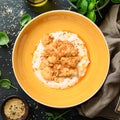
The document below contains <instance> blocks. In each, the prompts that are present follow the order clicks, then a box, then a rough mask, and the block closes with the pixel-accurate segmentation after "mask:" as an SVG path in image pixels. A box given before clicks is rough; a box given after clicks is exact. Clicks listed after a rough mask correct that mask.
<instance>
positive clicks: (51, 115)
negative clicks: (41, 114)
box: [46, 112, 54, 118]
mask: <svg viewBox="0 0 120 120" xmlns="http://www.w3.org/2000/svg"><path fill="white" fill-rule="evenodd" d="M46 115H47V116H48V117H52V118H53V117H54V115H53V114H52V113H49V112H46Z"/></svg>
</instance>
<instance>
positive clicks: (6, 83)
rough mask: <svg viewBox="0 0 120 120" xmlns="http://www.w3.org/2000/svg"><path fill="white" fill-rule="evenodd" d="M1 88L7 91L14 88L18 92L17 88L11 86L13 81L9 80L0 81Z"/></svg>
mask: <svg viewBox="0 0 120 120" xmlns="http://www.w3.org/2000/svg"><path fill="white" fill-rule="evenodd" d="M0 87H3V88H6V89H10V87H12V88H14V89H16V90H17V88H16V87H14V86H13V85H12V84H11V81H10V80H9V79H0Z"/></svg>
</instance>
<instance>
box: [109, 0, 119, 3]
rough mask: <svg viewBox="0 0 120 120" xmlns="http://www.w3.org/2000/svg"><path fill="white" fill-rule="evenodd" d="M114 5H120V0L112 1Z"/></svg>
mask: <svg viewBox="0 0 120 120" xmlns="http://www.w3.org/2000/svg"><path fill="white" fill-rule="evenodd" d="M111 1H112V2H113V3H120V0H111Z"/></svg>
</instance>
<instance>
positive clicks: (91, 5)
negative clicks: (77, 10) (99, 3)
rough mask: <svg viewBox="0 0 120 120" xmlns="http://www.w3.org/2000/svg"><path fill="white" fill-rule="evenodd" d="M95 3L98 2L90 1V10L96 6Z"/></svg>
mask: <svg viewBox="0 0 120 120" xmlns="http://www.w3.org/2000/svg"><path fill="white" fill-rule="evenodd" d="M95 5H96V2H94V1H93V2H90V3H89V5H88V11H91V10H93V9H94V8H95Z"/></svg>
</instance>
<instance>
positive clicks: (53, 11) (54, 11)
mask: <svg viewBox="0 0 120 120" xmlns="http://www.w3.org/2000/svg"><path fill="white" fill-rule="evenodd" d="M56 12H71V13H73V14H76V15H79V16H82V17H83V18H84V19H87V21H89V22H90V23H91V24H93V26H94V27H96V29H97V30H98V31H99V33H100V34H101V35H102V37H103V38H104V42H105V45H106V47H107V53H108V66H107V71H106V75H105V76H104V80H103V83H104V82H105V79H106V76H107V74H108V70H109V65H110V54H109V49H108V45H107V41H105V37H104V35H103V33H102V31H101V30H100V29H99V28H98V26H97V25H96V24H95V23H94V22H92V21H91V20H90V19H89V18H87V17H85V16H84V15H82V14H79V13H76V12H74V11H69V10H52V11H48V12H45V13H42V14H40V15H38V16H36V17H34V18H33V19H32V20H31V21H30V22H29V23H28V24H27V25H26V26H25V27H24V28H23V29H22V30H21V31H20V33H19V35H18V36H17V38H16V41H15V44H14V47H13V52H12V65H13V71H14V74H15V76H16V79H17V80H18V77H17V75H16V72H15V69H14V68H15V66H14V53H15V46H16V44H17V39H18V38H19V36H20V35H21V33H22V32H23V31H24V29H26V27H27V26H29V24H30V23H32V22H33V21H34V20H36V19H38V18H39V17H40V16H44V15H46V14H49V13H56ZM103 83H102V84H101V85H100V86H99V88H98V89H97V90H96V91H95V92H94V93H93V94H92V95H91V96H89V97H88V98H87V99H85V100H84V101H83V102H82V103H84V102H86V101H87V100H89V99H90V98H91V97H93V96H94V95H95V94H96V93H97V92H98V91H99V89H100V88H101V87H102V85H103ZM19 84H20V83H19ZM20 86H21V88H22V89H23V90H24V91H25V92H26V93H27V94H28V95H29V96H30V97H31V98H32V99H33V100H35V101H37V102H38V103H41V104H43V105H45V106H48V107H53V108H69V107H74V106H77V105H79V104H81V103H76V104H72V105H69V106H56V105H54V106H53V105H49V104H46V103H44V102H41V101H39V100H37V99H35V98H33V97H32V95H30V94H29V93H28V92H27V91H26V90H25V89H24V87H23V86H22V85H21V84H20Z"/></svg>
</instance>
